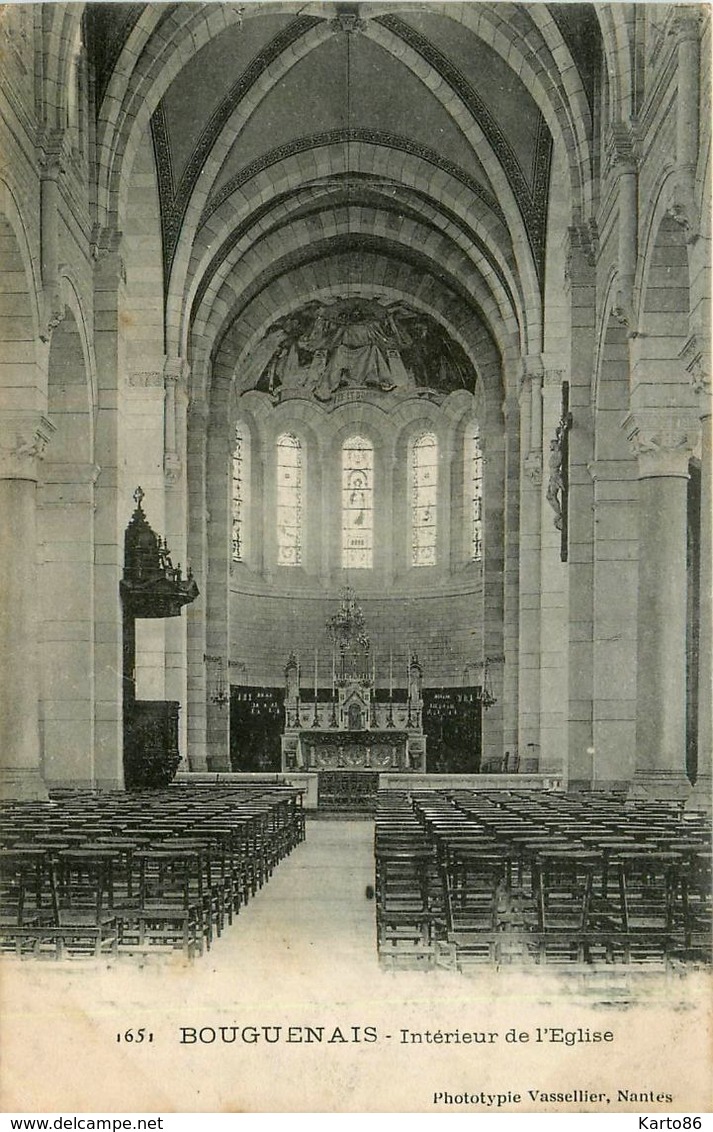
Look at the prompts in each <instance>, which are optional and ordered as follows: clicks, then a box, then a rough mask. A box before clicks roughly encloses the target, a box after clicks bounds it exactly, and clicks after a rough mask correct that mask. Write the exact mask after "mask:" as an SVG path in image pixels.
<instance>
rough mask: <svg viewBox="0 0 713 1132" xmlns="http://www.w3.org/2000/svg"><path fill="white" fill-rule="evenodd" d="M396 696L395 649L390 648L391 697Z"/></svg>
mask: <svg viewBox="0 0 713 1132" xmlns="http://www.w3.org/2000/svg"><path fill="white" fill-rule="evenodd" d="M393 698H394V650H393V649H389V699H390V700H393Z"/></svg>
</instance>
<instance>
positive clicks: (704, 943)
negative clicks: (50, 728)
mask: <svg viewBox="0 0 713 1132" xmlns="http://www.w3.org/2000/svg"><path fill="white" fill-rule="evenodd" d="M351 816H352V818H353V817H355V816H356V815H351ZM349 817H350V815H344V818H343V820H341V821H334V820H330V819H329V817H328V815H326V814H324V813H321V814H318V815H317V820H315V819H312V820H307V815H306V812H305V810H304V809H303V795H302V792H301V791H300V790H298V789H296V788H294V787H290V786H285V785H277V784H274V783H272V784H271V783H263V784H260V783H257V782H255V783H253V784H252V785H251V786H247V785H245V784H241V785H232V786H219V785H207V784H206V785H203V786H195V785H186V784H182V785H177V786H174V787H172V788H170V789H168V790H165V791H156V792H149V791H144V792H139V793H138V794H133V795H132V794H123V793H119V792H117V793H115V794H104V795H100V794H94V795H93V794H91V793H89V792H87V791H59V792H57V794H56V796H55V797H54V799H52V800H51V801H50V802H49V803H38V802H25V803H22V802H13V803H6V804H5V805H4V807H3V814H2V818H3V830H2V848H0V903H1V905H2V918H1V920H0V943H2V945H3V947H4V949H5V950H12V951H14V952H15V954H16V956H17V957H19V958H23V957H32V958H37V959H40V958H49V959H64V958H65V957H87V956H90V957H92V956H93V957H94V958H95V959H102V958H104V957H107V958H111V959H116V958H117V957H119V956H124V955H128V956H130V957H132V958H133V959H134V960H136V961H138V962H145V961H146V959H147V957H149V956H151V955H155V954H157V953H158V952H162V953H166V952H168V953H171V952H178V953H179V954H180V953H182V954H183V956H184V957H185V958H186V959H188V960H193V959H195V958H196V957H199V956H204V955H206V954H208V953H209V952H211V951H212V949H213V948H215V947H218V948H220V947H221V945H222V943H223V940H224V939H228V940H230V939H232V940H233V947H235V946H236V945H237V948H238V951H237V953H236V954H239V956H240V961H241V962H242V963H245V964H247V965H248V967H252V965H253V961H257V963H258V965H259V964H260V957H261V956H264V955H267V956H269V961H270V962H274V961H275V960H276V958H277V956H278V953H279V955H280V958H281V959H284V958H286V960H287V964H288V966H289V967H290V968H292V969H294V970H295V971H297V972H300V973H302V974H306V973H308V972H309V970H310V966H311V964H312V963H313V961H314V956H315V955H323V954H327V955H329V959H330V964H336V965H337V966H342V967H344V969H345V971H346V970H348V969H349V966H350V963H351V962H355V963H356V965H357V967H361V965H362V964H363V963H364V962H367V964H368V965H372V964H373V962H374V959H375V956H376V955H377V954H378V960H379V962H380V963H381V965H382V966H383V967H385V968H387V969H399V970H428V971H432V970H433V969H435V968H441V969H446V970H455V971H457V972H459V973H463V972H469V971H477V970H478V969H481V970H482V969H483V968H484V967H485V968H490V969H496V970H500V969H507V968H510V969H513V968H514V969H525V970H527V969H533V970H534V969H536V968H541V969H545V968H548V969H549V968H554V969H562V970H565V971H568V972H570V973H573V972H574V973H577V974H580V975H581V974H586V975H590V974H592V973H596V972H601V971H602V970H605V969H607V968H611V967H616V968H623V969H624V970H627V969H628V968H630V967H631V968H633V969H641V967H648V968H650V969H653V970H655V971H661V972H670V971H676V970H681V969H683V968H684V967H685V966H686V965H688V966H690V967H692V968H694V969H695V968H699V969H700V968H704V967H705V966H706V965H707V964H708V963H709V962H710V958H711V956H710V918H711V830H710V821H709V819H708V818H707V817H706V816H705V815H702V814H699V813H695V812H690V811H686V810H685V809H684V808H683V807H682V806H681V805H680V804H677V803H671V802H669V803H662V802H658V803H652V802H645V801H644V802H638V803H633V802H631V801H626V800H625V799H624V798H623V797H622V796H619V795H616V794H609V795H605V794H602V795H601V796H600V797H598V798H596V799H592V798H590V797H589V796H588V795H583V794H576V793H570V794H561V793H556V792H545V791H538V792H536V793H534V794H533V793H532V792H518V791H516V790H506V789H500V790H490V791H489V790H481V791H475V790H470V789H462V788H461V789H450V790H441V791H432V790H431V791H424V790H412V791H397V790H382V791H380V792H379V794H378V797H377V810H376V821H375V826H374V827H372V824H371V822H368V821H364V820H361V821H359V820H356V821H355V820H349ZM325 819H326V820H325ZM298 850H299V852H298ZM263 889H266V892H265V893H262V892H261V890H263ZM258 894H260V895H261V896H262V899H261V900H260V902H259V911H258V914H257V915H253V914H252V913H253V906H254V903H255V899H256V897H257V896H258ZM245 920H247V928H246V929H245V930H242V924H243V922H244V921H245ZM236 928H238V930H237V932H236ZM235 941H237V944H236V942H235ZM229 946H230V944H229ZM283 952H284V955H282V953H283Z"/></svg>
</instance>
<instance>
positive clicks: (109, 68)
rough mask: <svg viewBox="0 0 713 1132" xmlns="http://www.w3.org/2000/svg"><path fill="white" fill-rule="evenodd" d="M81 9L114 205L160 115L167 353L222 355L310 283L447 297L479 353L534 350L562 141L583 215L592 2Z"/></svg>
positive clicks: (297, 300)
mask: <svg viewBox="0 0 713 1132" xmlns="http://www.w3.org/2000/svg"><path fill="white" fill-rule="evenodd" d="M216 9H218V10H216ZM88 18H89V21H90V34H91V37H92V41H93V42H92V50H93V54H94V57H95V59H96V60H97V61H98V65H99V75H98V89H99V95H100V97H101V98H103V100H104V101H103V104H102V106H101V107H100V111H99V123H98V134H99V140H100V144H102V145H103V146H104V147H105V152H106V153H107V154H108V155H109V156H108V158H107V162H106V165H107V170H108V172H107V182H106V189H105V193H106V195H105V197H104V198H103V199H105V200H106V203H107V207H108V208H109V211H111V210H112V208H113V209H116V210H117V212H118V213H119V216H118V220H119V222H120V221H121V215H120V213H121V201H122V192H124V193H125V190H122V178H124V179H125V178H126V177H127V176H128V175H129V173H130V170H129V168H128V165H129V163H130V161H131V155H132V153H133V152H135V151H136V147H137V144H138V141H137V138H136V137H135V136H134V134H135V131H136V129H140V128H141V122H142V120H143V119H142V114H144V112H145V111H147V112H148V114H149V118H150V127H149V128H150V131H151V138H152V142H153V147H154V153H155V156H156V165H157V172H158V188H159V198H160V208H161V228H162V233H161V235H162V254H163V264H164V277H165V303H166V336H167V345H168V347H169V348H170V349H171V348H172V349H173V350H175V352H177V353H183V354H186V355H188V356H189V357H190V358H191V360H194V361H195V360H200V361H201V362H202V363H203V364H205V365H206V366H210V364H211V363H213V364H215V363H216V361H217V359H220V361H221V365H225V364H226V363H227V364H228V365H229V364H230V363H229V358H228V357H227V356H226V355H227V354H229V353H230V351H231V350H233V351H234V350H235V349H236V348H237V346H238V342H240V343H241V348H242V349H247V348H248V346H249V340H250V338H251V336H252V338H253V339H254V337H255V335H256V334H260V333H265V332H267V330H268V328H269V327H270V326H271V325H272V324H274V322H275V320H276V319H278V318H281V317H283V316H284V314H285V313H286V312H288V311H289V310H290V308H292V309H297V307H298V306H300V305H303V304H304V303H305V301H309V299H310V295H309V293H307V294H305V293H304V292H305V287H307V288H309V286H311V287H312V288H313V289H314V290H315V292H316V291H320V292H322V293H324V294H331V295H333V296H348V295H349V294H350V293H357V291H358V292H359V293H360V294H364V293H365V292H366V293H371V294H372V295H373V296H374V297H376V298H386V297H387V296H389V301H393V297H394V296H400V297H401V298H403V299H404V301H411V300H413V299H414V298H415V299H417V300H418V302H419V303H420V304H421V309H423V310H424V311H430V313H431V314H432V315H433V316H434V317H437V318H438V319H439V320H440V321H441V322H442V323H443V324H444V325H447V324H448V319H449V315H448V310H449V308H450V310H451V311H453V312H456V311H457V312H458V319H459V324H458V326H453V327H451V328H450V329H451V330H452V331H453V332H454V333H455V340H461V341H463V317H464V312H466V317H467V318H469V319H470V320H471V322H472V327H471V331H470V332H469V334H468V335H466V337H467V338H468V339H469V341H471V342H472V341H485V340H486V339H487V340H488V342H489V344H490V346H489V349H488V351H487V354H488V362H487V365H488V366H490V365H491V361H492V353H493V350H495V351H496V352H497V353H498V354H499V355H500V358H501V359H504V358H506V357H507V355H508V354H510V355H513V356H514V355H517V354H518V353H527V352H532V350H533V348H537V346H538V343H539V341H540V340H541V318H542V295H543V291H544V284H545V271H546V256H545V252H546V225H547V215H548V204H549V194H550V192H551V185H550V172H551V168H552V156H553V150H554V149H556V148H557V147H560V149H561V152H562V153H564V154H566V164H567V167H568V169H569V183H568V185H567V186H566V191H567V192H568V194H569V197H570V200H571V207H572V213H573V215H574V216H576V215H577V212H579V213H580V215H581V214H584V215H586V214H587V208H588V203H589V202H588V199H587V194H588V193H589V192H590V191H591V189H590V187H589V186H590V181H591V176H590V173H589V172H588V169H589V165H588V163H589V161H590V154H589V141H590V138H591V106H592V104H593V91H594V86H595V82H596V75H597V69H598V66H599V58H598V50H599V46H598V45H599V35H598V23H597V18H596V15H595V13H594V9H593V6H592V5H589V4H576V5H542V4H538V5H523V4H509V3H502V2H501V3H496V4H488V3H470V4H463V5H456V4H435V3H433V4H432V3H429V4H414V5H411V4H408V3H399V4H392V5H389V4H377V3H371V4H369V3H365V4H358V5H357V4H331V3H330V4H296V3H295V4H285V3H266V2H265V3H263V2H261V3H250V4H246V5H245V6H244V7H243V8H240V7H239V6H236V5H232V4H221V5H213V4H206V5H201V4H192V3H184V4H181V5H176V4H166V5H127V4H111V5H107V4H101V5H91V6H90V9H89V17H88ZM139 102H140V104H141V111H140V112H139V111H138V109H136V110H134V111H133V112H132V107H134V108H138V107H139ZM132 113H133V118H132ZM123 199H125V196H124V198H123ZM113 202H116V203H113ZM436 294H437V301H436ZM434 304H435V305H434ZM234 362H237V357H235V358H234ZM471 362H472V363H473V364H474V366H475V368H476V369H479V367H480V363H481V359H478V358H475V357H473V356H472V354H471ZM483 364H484V362H483ZM204 380H205V378H204Z"/></svg>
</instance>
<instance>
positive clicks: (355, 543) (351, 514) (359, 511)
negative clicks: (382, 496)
mask: <svg viewBox="0 0 713 1132" xmlns="http://www.w3.org/2000/svg"><path fill="white" fill-rule="evenodd" d="M373 565H374V448H373V445H372V444H371V442H370V441H368V440H365V439H364V438H363V437H362V436H350V437H349V439H348V440H345V441H344V444H343V445H342V566H343V567H344V569H345V570H359V569H370V568H371V567H372V566H373Z"/></svg>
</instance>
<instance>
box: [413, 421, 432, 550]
mask: <svg viewBox="0 0 713 1132" xmlns="http://www.w3.org/2000/svg"><path fill="white" fill-rule="evenodd" d="M437 518H438V440H437V439H436V437H435V436H434V434H433V433H432V432H426V433H424V434H423V436H419V438H418V440H416V441H414V444H413V447H412V449H411V565H412V566H435V565H436V528H437Z"/></svg>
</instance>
